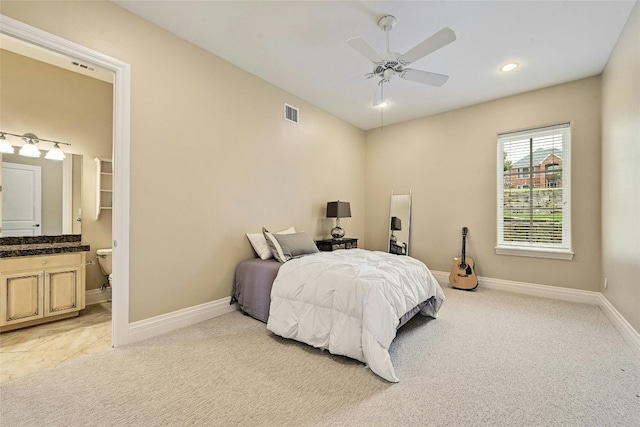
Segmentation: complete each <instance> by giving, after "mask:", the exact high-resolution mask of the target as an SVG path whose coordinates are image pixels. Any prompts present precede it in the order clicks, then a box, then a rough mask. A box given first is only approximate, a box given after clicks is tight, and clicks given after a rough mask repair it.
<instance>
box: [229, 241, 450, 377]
mask: <svg viewBox="0 0 640 427" xmlns="http://www.w3.org/2000/svg"><path fill="white" fill-rule="evenodd" d="M444 300H445V297H444V293H443V291H442V288H441V287H440V285H439V284H438V282H437V281H436V279H435V278H434V277H433V275H432V274H431V272H430V271H429V269H428V268H427V266H426V265H425V264H424V263H422V262H421V261H418V260H416V259H414V258H411V257H401V256H397V255H392V254H388V253H385V252H377V251H367V250H364V249H349V250H338V251H333V252H318V253H312V254H307V255H305V256H299V257H295V258H292V259H289V260H287V261H286V262H284V263H281V262H278V261H277V260H262V259H259V258H256V259H251V260H246V261H243V262H241V263H240V264H239V265H238V268H237V270H236V277H235V283H234V290H233V296H232V301H235V302H237V303H238V304H239V306H240V308H241V310H242V311H243V312H245V313H246V314H249V315H250V316H252V317H254V318H256V319H258V320H261V321H262V322H266V323H267V329H268V330H270V331H271V332H273V333H274V334H276V335H279V336H282V337H284V338H290V339H295V340H297V341H300V342H304V343H306V344H309V345H312V346H314V347H317V348H322V349H326V350H329V352H331V353H332V354H339V355H343V356H347V357H351V358H353V359H356V360H360V361H362V362H364V363H366V364H367V365H368V367H369V368H370V369H371V370H372V371H373V372H374V373H376V374H377V375H379V376H380V377H382V378H384V379H386V380H387V381H390V382H398V381H399V379H398V377H397V376H396V374H395V370H394V368H393V365H392V363H391V360H390V357H389V352H388V350H389V346H390V345H391V342H392V341H393V339H394V338H395V336H396V330H397V328H399V327H400V326H402V325H403V324H404V323H406V322H407V321H408V320H409V319H411V318H412V317H413V316H414V315H416V314H417V313H421V314H422V315H425V316H430V317H436V316H437V313H438V310H439V309H440V307H441V305H442V303H443V302H444Z"/></svg>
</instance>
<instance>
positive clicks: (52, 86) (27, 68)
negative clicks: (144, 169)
mask: <svg viewBox="0 0 640 427" xmlns="http://www.w3.org/2000/svg"><path fill="white" fill-rule="evenodd" d="M0 85H1V86H2V98H1V99H0V108H1V109H2V116H1V117H0V129H2V130H5V131H7V132H11V133H15V134H23V133H27V132H30V133H34V134H36V135H37V136H39V137H41V138H45V139H52V140H55V141H62V142H68V143H70V144H71V146H70V147H68V146H62V149H63V150H64V151H65V152H66V153H73V154H78V155H81V156H82V165H81V170H82V196H81V200H82V227H81V228H82V231H81V233H82V240H83V242H85V243H86V244H89V245H90V246H91V252H89V253H87V260H93V261H95V262H97V261H96V256H95V250H96V249H99V248H109V247H111V213H110V212H109V213H107V214H106V215H103V216H101V217H100V219H99V220H98V221H96V219H95V210H96V209H95V197H96V190H95V188H96V165H95V162H94V161H93V158H94V157H96V156H98V157H105V158H110V157H111V153H112V139H113V138H112V127H113V120H112V115H113V87H112V85H111V84H110V83H106V82H103V81H100V80H96V79H92V78H89V77H86V76H82V75H80V74H78V73H74V72H71V71H67V70H64V69H62V68H59V67H55V66H52V65H49V64H46V63H44V62H40V61H36V60H34V59H31V58H27V57H25V56H22V55H18V54H15V53H13V52H9V51H6V50H1V49H0ZM16 142H17V143H18V145H20V144H19V143H20V142H21V141H19V139H17V138H13V139H12V143H16ZM42 144H46V143H42ZM49 147H50V145H43V147H41V148H42V149H43V150H46V149H48V148H49ZM11 156H13V158H18V157H19V158H20V159H22V160H21V163H24V162H25V161H24V159H27V158H25V157H21V156H18V154H13V155H7V156H6V157H5V161H11V160H10V157H11ZM36 162H38V164H41V165H44V166H47V165H48V166H49V167H53V168H55V169H56V170H57V174H58V175H59V176H58V177H57V178H55V179H51V177H47V176H45V175H44V174H45V170H43V210H46V209H47V205H50V204H51V203H47V200H48V198H47V197H51V191H48V190H47V189H46V187H47V186H51V185H52V184H53V183H58V184H60V183H61V176H62V165H61V163H60V162H56V161H52V160H45V159H44V158H43V157H42V158H40V159H36ZM76 169H78V168H76ZM60 192H61V187H60V188H58V193H60ZM47 195H48V196H47ZM55 200H56V201H57V203H56V206H55V207H54V210H56V211H57V212H58V215H59V216H60V215H61V214H62V212H61V208H62V199H61V196H60V194H58V196H57V197H55ZM76 217H77V209H76V210H74V219H75V218H76ZM73 223H74V225H75V224H76V222H75V221H74V222H73ZM43 225H44V226H45V228H43V234H45V235H50V234H61V230H60V229H52V228H49V227H47V225H46V224H43ZM86 270H87V286H86V287H87V289H89V290H90V289H97V288H99V287H100V285H102V284H103V283H104V282H105V277H104V275H103V274H102V273H101V271H100V268H99V267H98V265H97V264H96V265H93V266H88V267H87V269H86Z"/></svg>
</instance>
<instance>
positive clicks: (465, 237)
mask: <svg viewBox="0 0 640 427" xmlns="http://www.w3.org/2000/svg"><path fill="white" fill-rule="evenodd" d="M466 246H467V236H464V235H463V236H462V256H461V257H460V258H461V260H460V261H461V264H462V265H466V264H467V261H466V254H467V250H466Z"/></svg>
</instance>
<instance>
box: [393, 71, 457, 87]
mask: <svg viewBox="0 0 640 427" xmlns="http://www.w3.org/2000/svg"><path fill="white" fill-rule="evenodd" d="M400 77H402V78H403V79H405V80H410V81H412V82H417V83H423V84H426V85H430V86H442V85H443V84H445V83H446V82H447V80H449V76H445V75H444V74H436V73H430V72H429V71H422V70H411V69H407V70H404V71H403V72H402V73H400Z"/></svg>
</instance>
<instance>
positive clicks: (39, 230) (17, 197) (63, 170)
mask: <svg viewBox="0 0 640 427" xmlns="http://www.w3.org/2000/svg"><path fill="white" fill-rule="evenodd" d="M14 148H15V149H16V150H15V153H14V154H2V155H1V156H2V162H1V164H0V176H1V177H2V182H0V188H1V189H2V193H1V194H2V210H1V211H0V215H1V217H0V220H1V222H2V234H0V236H1V237H13V236H56V235H62V234H81V232H82V230H81V217H82V211H81V194H82V188H81V187H82V156H81V155H78V154H67V155H66V159H65V160H63V161H56V160H48V159H45V158H44V154H43V155H42V157H39V158H32V157H25V156H21V155H19V154H18V150H19V149H20V147H14ZM36 176H40V179H39V180H38V179H36V178H35V177H36ZM29 182H31V183H29ZM38 187H39V188H38ZM38 192H39V193H40V194H41V196H40V197H39V198H38V197H37V196H36V194H37V193H38ZM29 195H33V197H28V196H29ZM38 205H39V207H38ZM33 212H36V213H35V214H34V213H33ZM37 212H40V215H39V216H38V214H37Z"/></svg>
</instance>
